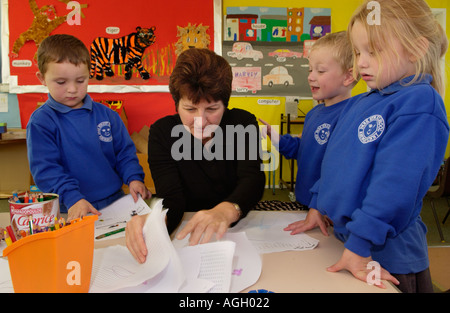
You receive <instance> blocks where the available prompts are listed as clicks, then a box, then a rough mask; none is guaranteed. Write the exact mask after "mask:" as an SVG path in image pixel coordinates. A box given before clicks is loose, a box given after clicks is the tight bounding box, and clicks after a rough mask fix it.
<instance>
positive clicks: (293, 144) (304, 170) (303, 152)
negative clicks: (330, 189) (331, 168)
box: [278, 99, 348, 206]
mask: <svg viewBox="0 0 450 313" xmlns="http://www.w3.org/2000/svg"><path fill="white" fill-rule="evenodd" d="M347 102H348V99H347V100H344V101H341V102H339V103H336V104H334V105H332V106H329V107H326V106H325V105H324V104H319V105H317V106H315V107H314V108H312V109H311V110H310V111H309V112H308V114H306V117H305V124H304V126H303V131H302V136H301V138H299V137H294V136H291V135H289V134H286V135H283V136H281V137H280V142H279V146H278V151H279V152H280V153H281V154H282V155H283V156H284V157H285V158H286V159H296V160H297V169H298V170H297V175H296V180H295V199H296V201H298V202H300V203H301V204H303V205H306V206H309V202H310V201H311V192H310V189H311V187H312V186H313V185H314V183H315V182H316V181H317V180H318V179H319V177H320V166H321V165H322V159H323V155H324V153H325V149H326V147H327V143H328V139H329V137H330V134H331V132H332V131H333V129H334V127H335V125H336V122H337V120H338V117H339V115H340V114H341V111H342V109H343V108H344V106H345V105H346V104H347Z"/></svg>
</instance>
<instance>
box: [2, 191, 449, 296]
mask: <svg viewBox="0 0 450 313" xmlns="http://www.w3.org/2000/svg"><path fill="white" fill-rule="evenodd" d="M289 194H290V191H289V190H288V189H275V194H273V191H272V189H266V191H265V193H264V196H263V199H262V200H266V201H268V200H279V201H291V200H290V199H289ZM447 210H448V208H447V203H446V201H445V199H441V200H438V201H436V211H437V215H438V217H439V220H440V225H441V228H442V232H443V235H444V239H445V241H444V242H442V241H441V239H440V236H439V232H438V230H437V227H436V222H435V220H434V217H433V214H432V211H431V207H430V202H429V200H428V199H427V198H425V199H424V204H423V208H422V214H421V217H422V219H423V221H424V223H425V224H426V225H427V228H428V233H427V241H428V246H429V248H428V250H429V258H430V271H431V276H432V280H433V285H434V288H435V292H446V291H447V292H448V291H449V290H450V271H449V269H448V266H449V261H450V218H449V219H448V220H447V221H446V223H445V224H442V219H443V218H444V216H445V214H446V212H447ZM0 212H9V205H8V200H6V199H0ZM0 226H4V225H0Z"/></svg>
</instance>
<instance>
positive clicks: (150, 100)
mask: <svg viewBox="0 0 450 313" xmlns="http://www.w3.org/2000/svg"><path fill="white" fill-rule="evenodd" d="M91 96H92V98H93V99H94V101H97V102H101V103H104V102H107V101H112V102H121V103H122V106H121V107H120V108H119V109H116V108H114V107H112V109H114V110H115V111H117V112H118V113H119V114H122V111H124V114H125V115H126V117H127V120H128V132H129V133H130V134H132V133H133V132H139V131H140V130H141V129H142V127H143V126H144V125H147V126H150V125H151V124H153V123H154V122H155V121H156V120H158V119H159V118H161V117H163V116H166V115H168V114H175V104H174V102H173V100H172V96H171V95H170V94H169V93H164V92H161V93H145V94H141V93H128V94H124V93H122V94H117V93H93V94H91ZM17 98H18V101H19V110H20V119H21V123H22V127H23V128H25V127H26V125H27V123H28V120H29V118H30V116H31V113H33V111H34V110H35V109H36V108H37V107H38V106H39V105H41V104H43V103H44V102H45V100H47V95H46V94H42V93H24V94H18V95H17Z"/></svg>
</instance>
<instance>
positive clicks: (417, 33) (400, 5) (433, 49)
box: [348, 0, 448, 96]
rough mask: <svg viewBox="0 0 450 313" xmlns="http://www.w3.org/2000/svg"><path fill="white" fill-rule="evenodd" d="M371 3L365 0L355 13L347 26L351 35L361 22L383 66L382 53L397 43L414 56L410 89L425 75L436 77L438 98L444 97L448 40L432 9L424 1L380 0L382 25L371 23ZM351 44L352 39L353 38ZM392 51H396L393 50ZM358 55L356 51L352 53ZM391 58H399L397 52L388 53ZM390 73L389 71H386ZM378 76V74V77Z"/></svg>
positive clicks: (355, 72)
mask: <svg viewBox="0 0 450 313" xmlns="http://www.w3.org/2000/svg"><path fill="white" fill-rule="evenodd" d="M368 2H369V0H366V1H365V2H364V3H363V4H362V5H361V6H360V7H359V8H358V9H357V10H356V12H355V13H354V15H353V17H352V18H351V20H350V23H349V26H348V33H349V34H350V33H351V31H352V28H353V25H354V24H355V22H357V21H358V22H360V23H361V24H362V25H363V26H364V27H365V29H366V31H367V35H368V38H369V45H370V48H371V49H372V51H373V53H374V54H375V56H376V57H377V58H378V61H379V63H380V68H379V70H378V71H379V73H381V71H382V70H384V69H382V67H381V64H382V62H381V52H382V50H383V49H384V50H386V51H388V50H387V49H389V48H390V47H393V46H394V45H393V44H392V43H393V41H394V40H398V42H399V43H400V44H401V46H402V47H403V49H404V51H405V52H406V53H407V54H409V55H410V56H411V59H412V60H414V64H415V76H414V78H413V79H412V81H411V82H409V83H408V85H410V84H413V83H415V82H416V81H419V80H421V79H422V78H423V75H424V74H430V75H431V76H432V77H433V81H432V82H431V85H432V86H433V87H434V88H435V89H436V90H437V92H438V93H439V94H441V95H442V96H443V94H444V90H445V87H444V73H443V72H442V70H441V67H440V60H441V58H442V57H443V56H444V55H445V53H446V51H447V47H448V40H447V37H446V36H445V32H444V30H443V29H442V27H441V26H440V25H439V24H438V22H437V21H436V19H435V18H434V16H433V14H432V12H431V9H430V7H429V6H428V5H427V4H426V2H425V1H423V0H378V1H376V2H377V3H378V4H379V6H380V10H379V12H377V13H379V14H380V23H378V24H377V23H373V22H372V23H369V19H370V14H371V12H373V11H372V10H371V9H370V8H368V6H367V5H368ZM350 40H351V38H350ZM392 50H393V49H392ZM353 53H354V54H355V51H353ZM389 55H391V56H393V57H397V59H398V58H399V57H400V56H399V54H398V52H397V51H389ZM354 62H355V64H354V65H355V66H354V71H353V72H354V75H358V74H359V73H358V68H357V66H356V58H354ZM387 70H389V69H387ZM379 73H378V74H379Z"/></svg>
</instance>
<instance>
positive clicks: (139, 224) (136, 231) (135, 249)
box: [125, 215, 148, 263]
mask: <svg viewBox="0 0 450 313" xmlns="http://www.w3.org/2000/svg"><path fill="white" fill-rule="evenodd" d="M147 216H148V215H135V216H133V217H132V218H131V220H130V221H128V223H127V226H126V228H125V239H126V242H127V248H128V250H130V252H131V255H133V257H134V258H135V259H136V261H138V262H139V263H144V262H145V259H146V258H147V254H148V251H147V245H146V244H145V241H144V234H143V232H142V229H143V228H144V224H145V220H146V219H147Z"/></svg>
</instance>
